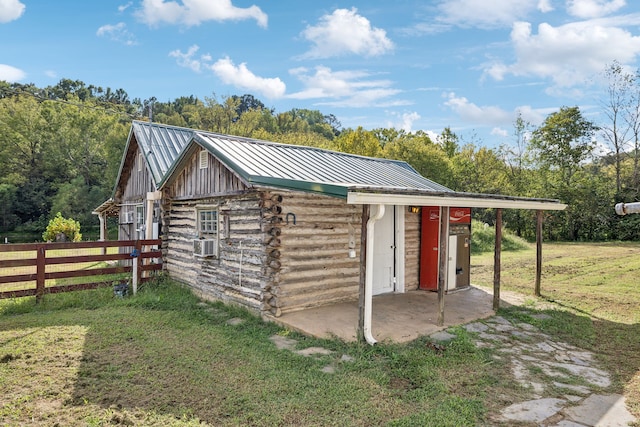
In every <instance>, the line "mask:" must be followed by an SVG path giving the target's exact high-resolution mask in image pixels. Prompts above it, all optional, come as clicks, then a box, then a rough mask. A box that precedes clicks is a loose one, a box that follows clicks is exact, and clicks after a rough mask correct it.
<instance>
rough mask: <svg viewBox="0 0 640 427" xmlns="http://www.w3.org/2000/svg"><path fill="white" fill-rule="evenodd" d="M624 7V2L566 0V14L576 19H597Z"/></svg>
mask: <svg viewBox="0 0 640 427" xmlns="http://www.w3.org/2000/svg"><path fill="white" fill-rule="evenodd" d="M624 6H626V1H625V0H567V12H569V14H570V15H573V16H577V17H578V18H583V19H588V18H599V17H601V16H605V15H609V14H610V13H613V12H616V11H618V10H620V9H621V8H623V7H624Z"/></svg>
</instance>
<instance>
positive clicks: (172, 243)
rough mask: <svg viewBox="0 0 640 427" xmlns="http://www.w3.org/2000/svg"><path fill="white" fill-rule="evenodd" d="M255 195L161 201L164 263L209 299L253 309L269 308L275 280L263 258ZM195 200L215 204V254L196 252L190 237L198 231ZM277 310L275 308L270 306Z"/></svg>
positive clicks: (262, 239)
mask: <svg viewBox="0 0 640 427" xmlns="http://www.w3.org/2000/svg"><path fill="white" fill-rule="evenodd" d="M258 201H259V195H258V194H257V193H255V192H254V193H250V194H245V195H241V196H232V197H216V198H211V199H198V200H191V201H173V202H170V203H169V204H167V205H165V206H164V209H163V211H164V212H165V216H164V227H166V228H165V230H168V233H167V234H166V235H165V239H164V244H163V258H164V260H165V263H164V265H165V269H166V271H167V272H168V274H169V275H170V276H171V277H173V278H174V279H176V280H178V281H180V282H182V283H185V284H187V285H188V286H190V287H191V288H193V290H194V291H195V292H196V293H197V294H199V295H200V296H202V297H203V298H207V299H215V300H222V301H226V302H233V303H238V304H242V305H243V306H245V307H247V308H249V309H253V310H256V311H268V310H270V309H271V307H270V306H268V305H267V303H266V301H268V299H269V294H268V292H269V289H270V287H271V285H272V283H273V273H272V271H273V269H272V268H270V267H269V266H268V263H267V251H266V249H267V246H266V245H265V243H264V238H263V234H264V233H263V231H262V220H261V216H262V215H261V213H262V211H261V209H260V207H259V204H258ZM198 205H207V206H215V207H216V208H217V209H218V212H219V215H218V218H219V221H218V222H219V224H218V232H219V235H218V257H217V258H216V257H207V258H203V257H197V256H195V255H194V254H193V240H194V239H195V238H197V237H198V233H197V229H196V227H197V220H196V209H197V206H198ZM274 311H275V309H274Z"/></svg>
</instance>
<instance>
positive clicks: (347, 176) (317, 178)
mask: <svg viewBox="0 0 640 427" xmlns="http://www.w3.org/2000/svg"><path fill="white" fill-rule="evenodd" d="M195 135H196V136H197V139H198V142H199V143H200V144H201V145H202V146H204V147H205V148H206V149H208V150H209V151H210V152H211V153H212V154H213V155H215V156H216V157H218V158H220V159H221V160H223V162H224V163H225V164H227V166H228V167H230V168H232V169H233V170H234V171H235V172H236V173H238V174H239V175H241V176H243V177H244V178H245V179H247V180H248V181H250V182H253V183H256V184H268V185H284V186H289V187H290V188H303V187H304V188H306V187H312V186H311V185H310V184H321V186H320V187H318V188H322V185H328V186H330V187H331V188H335V187H344V188H345V193H344V194H346V188H350V187H359V188H361V187H363V186H364V187H375V188H387V189H394V188H395V189H416V190H427V191H439V192H442V191H452V190H450V189H448V188H447V187H445V186H443V185H440V184H438V183H436V182H433V181H431V180H429V179H427V178H424V177H423V176H422V175H420V174H419V173H418V172H416V171H415V169H413V168H412V167H411V166H409V165H408V164H407V163H406V162H401V161H397V160H387V159H378V158H371V157H363V156H356V155H352V154H346V153H339V152H335V151H328V150H323V149H319V148H314V147H307V146H298V145H287V144H277V143H273V142H268V141H260V140H255V139H249V138H241V137H235V136H230V135H220V134H214V133H210V132H201V131H195ZM303 183H306V184H303Z"/></svg>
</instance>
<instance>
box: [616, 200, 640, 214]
mask: <svg viewBox="0 0 640 427" xmlns="http://www.w3.org/2000/svg"><path fill="white" fill-rule="evenodd" d="M616 213H617V214H618V215H627V214H631V213H640V202H635V203H618V204H617V205H616Z"/></svg>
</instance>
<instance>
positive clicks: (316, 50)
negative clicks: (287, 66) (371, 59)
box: [302, 8, 394, 58]
mask: <svg viewBox="0 0 640 427" xmlns="http://www.w3.org/2000/svg"><path fill="white" fill-rule="evenodd" d="M357 12H358V10H357V9H356V8H352V9H351V10H347V9H336V10H334V11H333V13H332V14H331V15H324V16H323V17H321V18H320V22H319V23H318V24H317V25H315V26H308V27H307V28H306V29H305V30H304V31H303V32H302V36H303V37H304V38H305V39H307V40H309V41H310V42H311V43H313V47H312V48H311V49H310V50H309V51H308V52H307V53H305V54H304V55H303V57H304V58H330V57H334V56H340V55H345V54H356V55H362V56H377V55H382V54H385V53H387V52H390V51H391V50H393V47H394V46H393V42H392V41H391V40H390V39H389V38H387V33H386V32H385V31H384V30H383V29H380V28H374V27H372V26H371V23H370V22H369V20H368V19H367V18H365V17H363V16H362V15H358V13H357Z"/></svg>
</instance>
